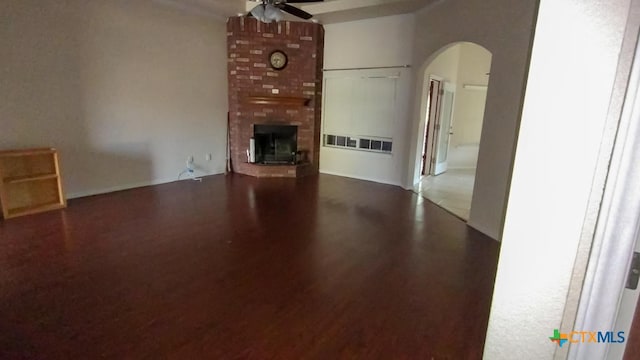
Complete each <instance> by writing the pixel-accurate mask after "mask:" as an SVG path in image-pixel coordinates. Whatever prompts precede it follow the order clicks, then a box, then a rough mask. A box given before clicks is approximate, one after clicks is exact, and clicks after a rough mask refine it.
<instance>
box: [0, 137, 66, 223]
mask: <svg viewBox="0 0 640 360" xmlns="http://www.w3.org/2000/svg"><path fill="white" fill-rule="evenodd" d="M0 202H1V203H2V214H3V217H4V218H5V219H9V218H12V217H17V216H22V215H28V214H34V213H38V212H43V211H48V210H54V209H61V208H64V207H65V206H66V205H67V202H66V199H65V197H64V193H63V192H62V179H61V178H60V167H59V165H58V153H57V152H56V150H55V149H52V148H43V149H25V150H7V151H0Z"/></svg>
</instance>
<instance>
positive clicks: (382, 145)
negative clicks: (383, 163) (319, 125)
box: [324, 134, 393, 153]
mask: <svg viewBox="0 0 640 360" xmlns="http://www.w3.org/2000/svg"><path fill="white" fill-rule="evenodd" d="M324 146H326V147H338V148H344V149H351V150H365V151H374V152H382V153H391V152H392V149H393V142H392V139H389V138H372V137H363V136H346V135H328V134H325V135H324Z"/></svg>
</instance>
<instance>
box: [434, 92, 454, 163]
mask: <svg viewBox="0 0 640 360" xmlns="http://www.w3.org/2000/svg"><path fill="white" fill-rule="evenodd" d="M446 91H448V92H450V93H451V111H450V113H449V128H448V129H442V128H441V124H442V116H443V114H444V113H443V110H444V109H443V108H442V107H443V101H444V98H445V96H444V93H445V92H446ZM455 103H456V84H455V83H452V82H448V81H445V82H444V84H443V85H442V93H441V94H440V106H439V108H440V114H438V121H437V122H436V127H437V129H434V132H433V137H434V140H433V150H432V153H431V160H430V161H431V172H430V173H429V175H440V174H442V173H444V172H446V171H447V160H445V161H443V163H444V169H443V170H442V171H439V170H438V147H440V138H439V135H440V131H446V139H447V140H446V142H447V145H446V151H447V158H448V157H449V145H450V144H451V135H453V119H454V118H455V113H454V112H455Z"/></svg>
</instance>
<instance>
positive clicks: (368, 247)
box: [0, 175, 498, 359]
mask: <svg viewBox="0 0 640 360" xmlns="http://www.w3.org/2000/svg"><path fill="white" fill-rule="evenodd" d="M497 257H498V243H497V242H495V241H493V240H491V239H489V238H487V237H486V236H484V235H482V234H480V233H479V232H477V231H475V230H473V229H470V228H468V227H467V226H466V225H465V223H463V222H462V221H460V220H458V219H457V218H455V217H454V216H452V215H449V214H448V213H446V212H445V211H443V210H441V209H439V208H438V207H436V206H435V205H433V204H431V203H429V202H428V201H425V200H423V199H422V198H420V197H419V196H417V195H415V194H413V193H411V192H409V191H404V190H402V189H400V188H398V187H393V186H387V185H380V184H375V183H370V182H364V181H358V180H351V179H346V178H340V177H335V176H328V175H321V176H319V177H311V178H303V179H298V180H294V179H263V180H259V179H255V178H250V177H244V176H239V175H235V176H224V175H220V176H212V177H208V178H205V179H204V181H203V182H202V183H198V182H192V181H183V182H178V183H171V184H166V185H160V186H154V187H146V188H140V189H134V190H129V191H122V192H117V193H112V194H107V195H101V196H94V197H87V198H82V199H77V200H72V201H70V202H69V207H68V208H67V209H66V210H62V211H55V212H49V213H44V214H39V215H33V216H28V217H23V218H16V219H11V220H7V221H3V220H0V358H2V359H14V358H15V359H20V358H25V359H95V358H112V359H141V358H149V359H158V358H173V359H197V358H207V359H302V358H308V359H337V358H353V359H432V358H433V359H478V358H480V357H481V354H482V348H483V343H484V337H485V332H486V327H487V319H488V315H489V306H490V300H491V294H492V289H493V281H494V276H495V271H496V263H497Z"/></svg>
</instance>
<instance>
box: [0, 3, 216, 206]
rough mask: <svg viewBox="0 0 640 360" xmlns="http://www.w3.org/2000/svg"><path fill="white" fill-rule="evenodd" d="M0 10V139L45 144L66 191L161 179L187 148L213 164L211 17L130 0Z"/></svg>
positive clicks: (205, 169) (208, 167)
mask: <svg viewBox="0 0 640 360" xmlns="http://www.w3.org/2000/svg"><path fill="white" fill-rule="evenodd" d="M0 13H2V18H3V21H2V22H3V26H2V27H0V69H1V70H0V71H2V73H1V75H0V78H1V80H0V81H1V82H2V86H0V98H2V99H3V100H2V103H1V104H0V121H1V123H2V131H1V132H0V148H21V147H31V146H54V147H57V148H58V149H59V151H60V153H61V165H62V175H63V180H64V184H65V189H66V192H67V195H68V196H69V197H74V196H79V195H87V194H94V193H99V192H105V191H109V190H114V189H121V188H127V187H134V186H140V185H146V184H151V183H161V182H167V181H173V180H175V179H176V177H177V175H178V173H179V172H180V171H181V170H182V169H183V168H184V166H185V161H186V158H187V157H188V156H189V155H193V156H194V157H195V161H196V165H198V166H199V167H200V168H201V174H213V173H221V172H223V171H224V159H225V141H226V140H225V138H226V135H225V134H226V112H227V85H226V50H225V44H226V27H225V23H224V21H223V20H221V19H212V18H210V17H202V16H197V15H194V14H185V13H181V12H179V11H178V10H175V9H173V8H171V7H164V6H162V5H158V4H155V3H153V2H148V1H141V0H136V1H79V0H77V1H65V2H54V1H44V2H43V1H37V0H26V1H25V0H12V1H3V2H2V4H1V5H0ZM207 153H211V154H212V155H213V160H212V161H205V154H207Z"/></svg>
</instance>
